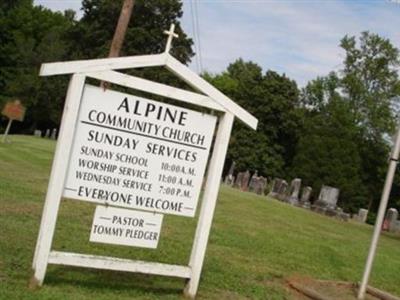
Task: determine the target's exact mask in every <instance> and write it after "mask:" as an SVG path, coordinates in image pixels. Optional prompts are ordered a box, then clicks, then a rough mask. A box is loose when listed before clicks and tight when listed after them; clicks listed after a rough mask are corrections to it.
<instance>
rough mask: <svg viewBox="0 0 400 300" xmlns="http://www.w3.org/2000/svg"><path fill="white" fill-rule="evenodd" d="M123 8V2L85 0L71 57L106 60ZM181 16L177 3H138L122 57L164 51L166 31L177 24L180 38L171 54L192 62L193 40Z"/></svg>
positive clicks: (175, 0)
mask: <svg viewBox="0 0 400 300" xmlns="http://www.w3.org/2000/svg"><path fill="white" fill-rule="evenodd" d="M121 7H122V1H121V0H118V1H112V0H83V1H82V10H83V17H82V19H81V20H80V21H79V22H78V23H77V24H76V26H74V27H73V28H72V29H71V31H70V39H71V41H72V45H71V46H72V48H71V51H72V52H73V53H72V54H73V55H74V56H76V57H79V58H81V59H91V58H97V57H107V55H108V52H109V49H110V44H111V40H112V37H113V34H114V31H115V26H116V24H117V21H118V17H119V14H120V11H121ZM182 14H183V12H182V3H181V2H180V1H178V0H162V1H161V0H146V1H145V0H136V1H135V6H134V9H133V13H132V18H131V20H130V23H129V27H128V30H127V33H126V37H125V41H124V44H123V47H122V49H121V54H120V55H121V56H126V55H145V54H155V53H161V52H163V51H164V47H165V41H166V38H165V35H164V34H163V31H164V30H165V29H168V28H169V27H170V25H171V23H175V25H176V31H177V33H178V34H179V39H175V40H174V45H173V48H172V50H171V53H172V55H173V56H174V57H176V58H177V59H178V60H180V61H181V62H182V63H189V62H190V58H191V57H192V56H193V55H194V53H193V51H192V48H191V47H192V45H193V41H192V40H191V39H190V38H188V37H187V35H186V33H185V32H184V31H183V30H182V27H181V26H180V22H179V18H181V17H182Z"/></svg>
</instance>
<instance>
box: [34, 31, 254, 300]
mask: <svg viewBox="0 0 400 300" xmlns="http://www.w3.org/2000/svg"><path fill="white" fill-rule="evenodd" d="M173 29H174V26H173V25H172V26H171V29H170V31H168V32H167V34H168V35H169V38H168V41H167V45H166V49H165V52H164V53H161V54H157V55H145V56H130V57H119V58H106V59H93V60H84V61H71V62H57V63H46V64H43V65H42V68H41V70H40V75H41V76H51V75H61V74H72V76H71V80H70V84H69V87H68V92H67V97H66V100H65V106H64V112H63V117H62V121H61V127H60V133H59V138H58V141H57V146H56V151H55V155H54V160H53V166H52V170H51V174H50V179H49V185H48V189H47V194H46V199H45V204H44V208H43V215H42V220H41V224H40V231H39V235H38V240H37V244H36V250H35V255H34V258H33V270H34V275H33V277H32V284H34V285H39V286H40V285H42V284H43V281H44V277H45V275H46V270H47V265H48V264H59V265H70V266H78V267H86V268H96V269H107V270H114V271H125V272H139V273H145V274H155V275H163V276H172V277H180V278H185V279H187V284H186V287H185V291H184V292H185V294H186V295H187V296H189V297H195V295H196V292H197V289H198V285H199V280H200V275H201V270H202V266H203V261H204V257H205V253H206V248H207V243H208V237H209V233H210V229H211V224H212V219H213V216H214V210H215V205H216V201H217V195H218V191H219V185H220V181H221V175H222V169H223V165H224V161H225V156H226V151H227V149H228V143H229V139H230V134H231V129H232V125H233V121H234V117H237V118H238V119H240V120H241V121H242V122H244V123H245V124H246V125H248V126H249V127H250V128H252V129H256V127H257V119H256V118H254V117H253V116H252V115H251V114H249V113H248V112H246V111H245V110H244V109H243V108H241V107H240V106H238V105H237V104H236V103H235V102H233V101H232V100H231V99H229V98H228V97H227V96H225V95H224V94H222V93H221V92H220V91H218V90H217V89H216V88H214V87H213V86H212V85H210V84H209V83H208V82H206V81H205V80H204V79H202V78H201V77H200V76H198V75H197V74H195V73H194V72H193V71H191V70H190V69H189V68H188V67H187V66H185V65H183V64H181V63H180V62H179V61H177V60H176V59H175V58H174V57H172V56H171V55H170V54H169V50H170V47H171V41H172V37H173V36H176V35H175V34H174V32H173V31H174V30H173ZM154 66H159V67H161V66H163V67H166V68H167V69H168V70H169V71H171V72H172V73H173V74H175V75H176V76H177V77H179V78H180V79H182V80H183V81H185V82H186V83H188V84H189V85H190V86H191V87H192V88H193V89H194V90H196V91H198V92H200V93H197V92H191V91H187V90H182V89H178V88H175V87H172V86H168V85H165V84H161V83H157V82H153V81H149V80H146V79H142V78H138V77H135V76H131V75H126V74H123V73H120V72H117V71H115V70H120V69H129V68H145V67H154ZM86 78H94V79H97V80H100V81H105V82H109V83H113V84H117V85H120V86H124V87H127V88H132V89H135V90H139V91H143V92H147V93H150V94H153V95H158V96H163V97H166V98H170V99H174V100H176V101H182V102H184V103H188V104H192V105H195V106H197V107H201V108H202V111H204V110H205V109H206V110H207V109H208V110H212V111H215V112H216V113H215V114H216V115H217V116H218V117H216V116H212V115H210V114H207V113H201V112H198V111H194V110H189V109H186V108H183V107H180V106H174V105H169V104H166V103H163V102H159V101H153V100H149V99H144V98H140V97H137V96H134V95H131V94H125V93H120V92H116V91H112V90H106V91H104V90H103V89H100V88H97V87H94V86H90V85H87V84H86V83H85V82H86ZM216 123H218V126H217V130H216V132H214V129H215V126H216ZM213 141H214V142H213ZM210 148H212V155H211V158H210V159H208V154H209V151H210ZM207 163H208V167H207V174H206V176H205V177H204V172H205V168H206V165H207ZM203 178H205V186H204V192H203V199H202V204H201V210H200V213H199V217H198V221H197V229H196V233H195V237H194V243H193V248H192V252H191V256H190V260H189V262H188V264H187V265H172V264H165V263H158V262H144V261H137V260H129V259H121V258H117V257H108V256H95V255H89V254H78V253H70V252H60V251H54V250H52V241H53V236H54V231H55V225H56V222H57V216H58V210H59V207H60V202H61V199H62V197H67V198H71V199H75V200H81V201H88V202H91V203H95V204H97V205H98V206H97V208H96V212H95V216H94V219H93V224H92V228H91V233H90V241H92V242H100V243H109V244H119V245H129V246H137V247H147V248H156V247H157V245H158V241H159V239H160V231H161V224H162V219H163V215H164V214H174V215H178V216H187V217H193V216H194V215H195V211H196V206H197V201H198V198H199V193H200V188H201V186H202V181H203ZM161 234H162V233H161Z"/></svg>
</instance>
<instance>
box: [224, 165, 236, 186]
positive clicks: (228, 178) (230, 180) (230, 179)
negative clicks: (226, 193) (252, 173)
mask: <svg viewBox="0 0 400 300" xmlns="http://www.w3.org/2000/svg"><path fill="white" fill-rule="evenodd" d="M235 165H236V163H235V162H234V161H233V162H232V164H231V167H230V168H229V172H228V174H227V175H226V176H225V184H227V185H233V183H234V182H235V178H234V176H233V172H234V171H235Z"/></svg>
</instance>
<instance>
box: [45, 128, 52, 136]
mask: <svg viewBox="0 0 400 300" xmlns="http://www.w3.org/2000/svg"><path fill="white" fill-rule="evenodd" d="M50 134H51V133H50V129H46V134H45V137H47V138H50Z"/></svg>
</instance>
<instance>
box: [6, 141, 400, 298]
mask: <svg viewBox="0 0 400 300" xmlns="http://www.w3.org/2000/svg"><path fill="white" fill-rule="evenodd" d="M11 139H12V141H13V143H12V144H1V143H0V299H107V300H109V299H181V298H182V289H183V287H184V284H185V282H184V280H182V279H174V278H168V277H161V276H148V275H143V274H131V273H122V272H112V271H99V270H90V269H83V268H73V267H62V266H52V265H50V266H49V268H48V272H47V275H46V279H45V283H44V285H43V287H42V288H40V289H36V290H30V289H29V288H28V282H29V278H30V276H31V272H32V271H31V264H32V256H33V252H34V248H35V243H36V238H37V233H38V230H39V223H40V218H41V213H42V207H43V204H44V197H45V193H46V188H47V182H48V176H49V173H50V167H51V162H52V158H53V151H54V148H55V142H54V141H52V140H47V139H41V138H35V137H30V136H29V137H28V136H11ZM94 208H95V205H93V204H90V203H84V202H79V201H73V200H65V201H63V202H62V205H61V209H60V214H59V219H58V222H57V229H56V233H55V238H54V242H53V249H55V250H60V251H70V252H78V253H90V254H99V255H108V256H114V257H122V258H132V259H140V260H148V261H160V262H166V263H172V264H184V265H186V264H187V263H188V260H189V255H190V249H191V245H192V241H193V236H194V230H195V226H196V219H192V218H186V217H174V216H165V218H164V221H163V228H162V231H161V239H160V243H159V246H158V249H154V250H153V249H140V248H134V247H126V246H113V245H106V244H99V243H90V242H89V234H90V227H91V223H92V218H93V213H94ZM198 211H199V209H198ZM371 233H372V227H371V226H368V225H364V224H356V223H352V222H348V223H345V222H341V221H338V220H335V219H331V218H328V217H324V216H321V215H317V214H314V213H312V212H310V211H307V210H303V209H300V208H296V207H291V206H289V205H286V204H284V203H280V202H278V201H275V200H272V199H268V198H267V197H261V196H256V195H254V194H250V193H242V192H239V191H237V190H234V189H232V188H228V187H224V186H222V187H221V190H220V194H219V197H218V203H217V208H216V213H215V218H214V223H213V227H212V231H211V236H210V240H209V244H208V249H207V255H206V259H205V264H204V268H203V273H202V279H201V282H200V287H199V291H198V299H295V298H294V296H292V294H291V293H290V291H289V290H288V288H287V285H286V279H287V278H290V277H312V278H316V279H327V280H346V281H352V282H357V281H360V278H361V275H362V271H363V266H364V262H365V258H366V255H367V250H368V246H369V242H370V237H371ZM370 283H371V285H373V286H375V287H378V288H380V289H384V290H386V291H388V292H391V293H393V294H396V295H400V284H399V283H400V237H399V236H395V235H391V234H386V233H385V234H383V235H382V237H381V239H380V243H379V248H378V254H377V257H376V261H375V265H374V268H373V272H372V277H371V282H370Z"/></svg>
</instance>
